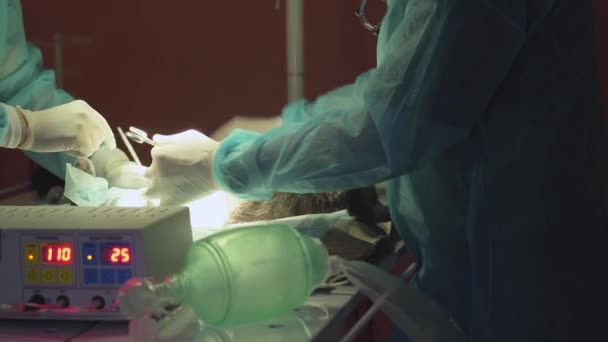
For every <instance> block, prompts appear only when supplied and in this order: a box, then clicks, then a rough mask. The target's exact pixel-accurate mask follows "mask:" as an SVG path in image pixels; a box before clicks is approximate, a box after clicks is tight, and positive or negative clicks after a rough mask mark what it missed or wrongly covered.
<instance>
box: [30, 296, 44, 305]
mask: <svg viewBox="0 0 608 342" xmlns="http://www.w3.org/2000/svg"><path fill="white" fill-rule="evenodd" d="M28 302H29V303H34V304H40V305H44V304H45V300H44V297H42V296H41V295H39V294H35V295H33V296H31V297H30V300H28Z"/></svg>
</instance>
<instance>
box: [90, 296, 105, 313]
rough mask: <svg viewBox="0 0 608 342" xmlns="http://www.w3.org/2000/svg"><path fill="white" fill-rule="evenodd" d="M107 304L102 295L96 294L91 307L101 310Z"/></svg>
mask: <svg viewBox="0 0 608 342" xmlns="http://www.w3.org/2000/svg"><path fill="white" fill-rule="evenodd" d="M104 306H106V300H105V299H103V297H102V296H95V297H93V299H91V307H92V308H93V309H94V310H101V309H103V307H104Z"/></svg>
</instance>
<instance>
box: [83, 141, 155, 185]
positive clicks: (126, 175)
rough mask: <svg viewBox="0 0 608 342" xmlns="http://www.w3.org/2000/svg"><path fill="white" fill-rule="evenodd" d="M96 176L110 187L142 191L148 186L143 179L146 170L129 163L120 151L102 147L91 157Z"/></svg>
mask: <svg viewBox="0 0 608 342" xmlns="http://www.w3.org/2000/svg"><path fill="white" fill-rule="evenodd" d="M91 161H92V162H93V166H95V172H96V176H98V177H103V178H105V179H106V180H107V181H108V184H109V185H110V187H115V188H121V189H142V188H145V187H147V186H148V181H147V180H146V178H145V177H144V173H145V171H146V168H145V167H143V166H140V165H137V164H135V163H134V162H132V161H130V160H129V158H128V157H127V155H126V154H125V153H124V152H123V151H121V150H120V149H118V148H116V149H113V150H111V149H109V148H107V147H105V146H102V147H101V148H100V149H99V150H98V151H97V152H96V153H95V154H94V155H93V156H92V157H91Z"/></svg>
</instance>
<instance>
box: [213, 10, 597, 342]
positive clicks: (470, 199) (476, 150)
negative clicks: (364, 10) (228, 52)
mask: <svg viewBox="0 0 608 342" xmlns="http://www.w3.org/2000/svg"><path fill="white" fill-rule="evenodd" d="M592 28H593V22H592V12H591V1H589V0H462V1H456V0H437V1H426V0H419V1H416V0H410V1H407V0H392V1H391V0H388V10H387V13H386V15H385V18H384V21H383V25H382V30H381V32H380V36H379V40H378V50H377V66H376V67H375V68H374V69H372V70H370V71H368V72H366V73H364V74H363V75H361V76H360V77H359V78H358V79H357V80H356V82H354V83H353V84H351V85H347V86H345V87H342V88H339V89H337V90H335V91H332V92H330V93H329V94H326V95H324V96H321V97H319V98H318V99H316V100H315V101H314V102H306V101H302V102H298V103H294V104H291V105H290V106H288V107H286V109H285V110H284V113H283V119H284V124H283V126H282V127H280V128H277V129H274V130H272V131H270V132H268V133H265V134H256V133H253V132H248V131H242V130H240V131H238V130H237V131H234V132H233V133H232V134H231V135H230V136H229V137H228V138H227V139H226V140H224V141H223V143H222V144H221V146H220V148H219V150H218V151H217V152H216V156H215V160H214V168H215V175H216V178H217V181H218V183H219V184H220V186H221V187H222V188H223V189H225V190H227V191H230V192H233V193H235V194H237V195H239V196H241V197H243V198H248V199H263V198H270V197H271V196H272V194H273V193H274V192H277V191H286V192H322V191H337V190H344V189H348V188H355V187H361V186H367V185H370V184H375V183H378V182H381V181H387V184H388V185H387V187H388V195H389V206H390V210H391V215H392V218H393V221H394V224H395V226H396V229H397V230H398V232H399V233H400V235H401V237H402V238H403V240H404V241H405V243H406V245H407V247H408V248H409V250H410V251H411V253H412V255H413V256H414V258H415V259H416V261H417V262H418V263H419V265H420V266H421V268H420V270H419V272H418V273H417V275H416V277H415V279H414V280H413V282H412V286H416V287H418V288H419V289H421V290H422V291H423V292H424V293H425V294H427V295H428V296H430V297H432V298H433V299H435V300H436V301H437V302H438V303H439V304H441V305H442V306H443V307H445V308H446V309H447V310H448V311H449V312H450V313H451V314H452V315H453V317H454V319H455V321H456V322H457V323H458V325H459V326H460V327H461V329H462V330H463V332H464V333H465V334H466V335H467V336H468V338H469V340H471V341H518V342H521V341H562V340H588V339H585V336H587V337H590V336H595V335H594V333H596V332H597V330H598V329H601V328H600V327H601V325H600V324H597V323H598V319H599V317H601V315H600V313H601V312H603V310H602V309H604V306H605V304H606V301H605V299H606V296H605V294H604V292H606V291H608V287H606V280H605V279H608V276H607V273H606V270H607V269H608V267H606V266H605V265H604V260H605V259H606V256H605V255H604V254H603V253H602V251H603V250H604V249H605V247H604V245H605V244H606V243H608V239H606V231H607V226H608V225H607V219H606V213H608V210H607V205H606V202H607V201H606V186H605V185H606V182H605V180H606V178H607V177H608V171H607V168H606V166H607V163H606V158H605V157H606V156H607V155H608V153H607V151H606V149H605V140H604V137H603V132H602V130H601V128H602V123H601V116H600V111H599V102H598V91H597V84H596V80H595V75H596V73H595V64H594V58H593V46H592V42H593V36H592ZM353 29H357V28H356V27H353ZM605 289H606V290H605ZM600 322H601V321H600ZM602 323H603V322H602ZM600 336H601V335H600Z"/></svg>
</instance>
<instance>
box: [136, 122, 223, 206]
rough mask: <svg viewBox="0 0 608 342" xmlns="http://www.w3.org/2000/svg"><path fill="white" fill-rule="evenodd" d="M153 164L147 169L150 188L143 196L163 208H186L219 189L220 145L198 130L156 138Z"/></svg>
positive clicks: (154, 138) (158, 135) (155, 136)
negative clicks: (216, 168) (216, 163)
mask: <svg viewBox="0 0 608 342" xmlns="http://www.w3.org/2000/svg"><path fill="white" fill-rule="evenodd" d="M153 140H154V141H155V142H156V143H157V146H155V147H154V148H153V149H152V151H151V154H152V165H150V168H148V170H146V177H147V178H148V181H149V182H150V186H149V187H148V189H147V190H146V192H145V193H144V195H145V196H146V197H148V198H149V199H152V200H155V199H159V200H160V205H161V206H162V205H183V204H185V203H188V202H191V201H193V200H196V199H199V198H201V197H203V196H206V195H208V194H210V193H212V192H214V191H216V190H218V189H219V186H218V185H217V183H216V181H215V178H214V175H213V157H214V156H215V151H216V150H217V148H218V146H219V144H218V143H217V142H216V141H215V140H213V139H211V138H209V137H207V136H206V135H204V134H203V133H200V132H198V131H195V130H189V131H185V132H182V133H179V134H174V135H167V136H165V135H160V134H157V135H154V137H153Z"/></svg>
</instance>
